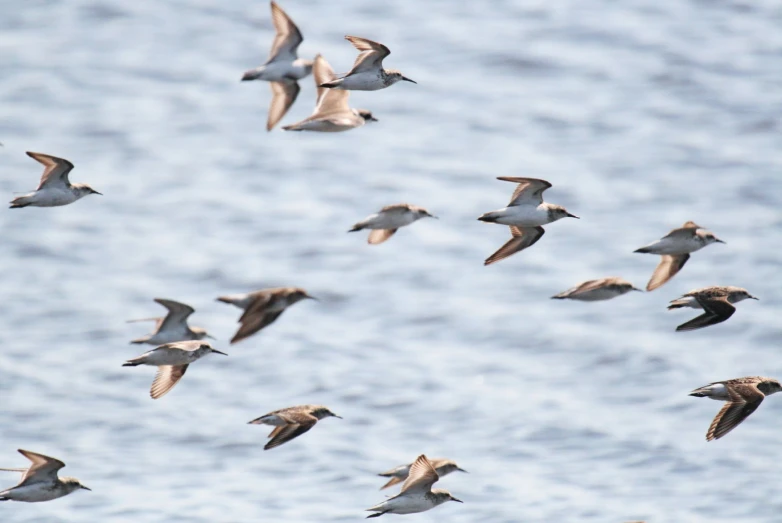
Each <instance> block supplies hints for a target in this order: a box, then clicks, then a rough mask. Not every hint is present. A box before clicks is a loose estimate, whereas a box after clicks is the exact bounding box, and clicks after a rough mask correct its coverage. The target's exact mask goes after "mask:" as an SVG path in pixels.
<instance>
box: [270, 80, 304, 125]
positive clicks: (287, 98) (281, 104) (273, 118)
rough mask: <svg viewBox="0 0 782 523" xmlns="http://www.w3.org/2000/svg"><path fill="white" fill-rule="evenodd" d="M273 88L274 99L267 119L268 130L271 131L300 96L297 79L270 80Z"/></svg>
mask: <svg viewBox="0 0 782 523" xmlns="http://www.w3.org/2000/svg"><path fill="white" fill-rule="evenodd" d="M269 84H270V85H271V88H272V101H271V105H270V106H269V118H268V119H267V120H266V130H267V131H271V130H272V129H273V128H274V126H275V125H277V123H278V122H279V121H280V120H281V119H282V117H283V116H285V113H287V112H288V109H290V108H291V105H293V102H295V101H296V98H297V97H298V96H299V91H301V87H299V83H298V82H296V81H295V80H289V81H285V82H269Z"/></svg>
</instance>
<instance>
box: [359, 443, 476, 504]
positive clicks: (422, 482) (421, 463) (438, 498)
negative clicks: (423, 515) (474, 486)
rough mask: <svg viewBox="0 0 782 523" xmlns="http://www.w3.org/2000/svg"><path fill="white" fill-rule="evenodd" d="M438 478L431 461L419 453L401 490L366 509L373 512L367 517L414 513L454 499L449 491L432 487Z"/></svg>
mask: <svg viewBox="0 0 782 523" xmlns="http://www.w3.org/2000/svg"><path fill="white" fill-rule="evenodd" d="M438 479H440V476H439V475H438V474H437V471H436V470H435V468H434V467H433V466H432V463H431V462H430V461H429V460H428V459H427V458H426V456H425V455H423V454H421V455H420V456H418V458H417V459H416V460H415V461H414V462H413V464H412V465H411V466H410V474H409V475H408V477H407V479H406V480H405V483H404V484H403V485H402V490H401V491H400V492H399V494H397V495H396V496H393V497H390V498H388V499H387V500H385V501H383V502H381V503H378V504H377V505H375V506H374V507H371V508H368V509H367V511H370V512H375V514H372V515H370V516H367V518H376V517H379V516H382V515H383V514H414V513H417V512H424V511H427V510H429V509H432V508H434V507H436V506H438V505H441V504H442V503H445V502H446V501H456V502H458V503H462V501H461V500H459V499H456V498H455V497H453V496H452V495H451V493H450V492H448V491H447V490H444V489H432V485H434V484H435V482H437V480H438Z"/></svg>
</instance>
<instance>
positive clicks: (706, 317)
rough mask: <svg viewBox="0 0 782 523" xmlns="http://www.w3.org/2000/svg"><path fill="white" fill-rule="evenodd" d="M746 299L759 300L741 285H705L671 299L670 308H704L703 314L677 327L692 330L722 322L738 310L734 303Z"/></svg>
mask: <svg viewBox="0 0 782 523" xmlns="http://www.w3.org/2000/svg"><path fill="white" fill-rule="evenodd" d="M746 299H752V300H757V298H756V297H755V296H752V295H751V294H750V293H749V292H747V290H746V289H742V288H741V287H733V286H714V287H704V288H703V289H696V290H694V291H690V292H688V293H686V294H684V295H683V296H682V297H681V298H677V299H675V300H673V301H671V303H670V304H669V305H668V310H671V309H679V308H682V307H691V308H694V309H703V311H704V312H703V314H701V315H700V316H697V317H695V318H693V319H691V320H690V321H688V322H685V323H682V324H681V325H679V326H678V327H676V330H677V331H690V330H695V329H701V328H703V327H708V326H710V325H715V324H717V323H722V322H723V321H725V320H727V319H728V318H730V317H731V316H732V315H733V313H734V312H736V307H734V306H733V304H734V303H737V302H740V301H742V300H746Z"/></svg>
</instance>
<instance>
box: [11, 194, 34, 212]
mask: <svg viewBox="0 0 782 523" xmlns="http://www.w3.org/2000/svg"><path fill="white" fill-rule="evenodd" d="M28 205H30V199H29V198H28V197H27V196H17V197H16V198H14V199H13V200H11V209H21V208H22V207H27V206H28Z"/></svg>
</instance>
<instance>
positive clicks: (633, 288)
mask: <svg viewBox="0 0 782 523" xmlns="http://www.w3.org/2000/svg"><path fill="white" fill-rule="evenodd" d="M630 289H631V290H634V291H638V292H643V289H639V288H638V287H630Z"/></svg>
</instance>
